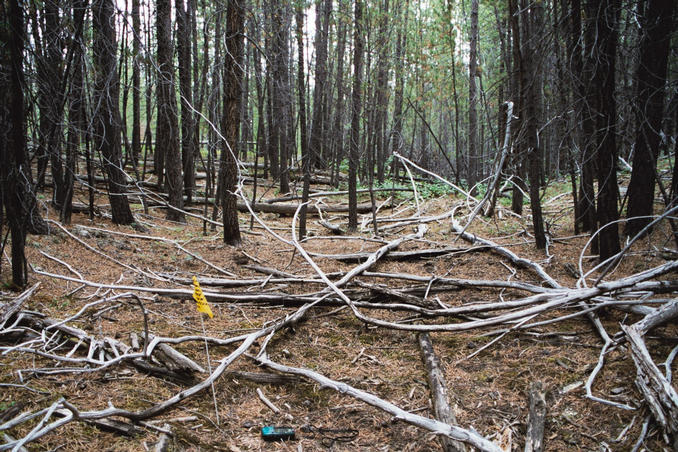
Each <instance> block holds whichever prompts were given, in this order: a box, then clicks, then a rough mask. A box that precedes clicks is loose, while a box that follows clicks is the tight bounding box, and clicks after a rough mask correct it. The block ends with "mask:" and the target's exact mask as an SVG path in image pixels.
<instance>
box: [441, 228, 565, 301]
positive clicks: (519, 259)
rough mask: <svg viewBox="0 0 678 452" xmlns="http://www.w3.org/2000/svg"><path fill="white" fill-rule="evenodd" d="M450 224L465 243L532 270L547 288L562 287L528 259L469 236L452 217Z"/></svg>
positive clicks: (489, 241) (539, 266)
mask: <svg viewBox="0 0 678 452" xmlns="http://www.w3.org/2000/svg"><path fill="white" fill-rule="evenodd" d="M450 221H451V224H452V230H453V231H454V232H456V233H457V234H459V236H460V237H461V238H463V239H464V240H466V241H467V242H470V243H472V244H478V243H479V244H482V245H485V246H488V247H489V248H490V250H491V251H492V252H494V253H497V254H499V255H501V256H504V257H506V258H508V259H509V260H510V261H511V262H513V263H514V264H515V265H517V266H519V267H523V268H530V269H532V270H533V271H534V272H535V273H536V274H537V275H539V277H540V278H542V279H543V280H544V282H546V283H547V284H548V285H549V286H551V287H553V288H555V289H557V288H561V287H562V286H561V285H560V284H559V283H558V282H557V281H556V280H555V279H553V278H552V277H551V276H550V275H549V274H548V273H546V271H545V270H544V268H543V267H542V266H541V265H539V264H538V263H536V262H534V261H531V260H529V259H524V258H522V257H518V255H517V254H516V253H514V252H513V251H511V250H509V249H508V248H505V247H503V246H501V245H499V244H497V243H494V242H493V241H491V240H488V239H484V238H482V237H478V236H476V235H473V234H469V233H468V232H465V231H464V228H463V227H462V226H461V224H459V222H458V221H457V220H455V219H454V216H451V219H450Z"/></svg>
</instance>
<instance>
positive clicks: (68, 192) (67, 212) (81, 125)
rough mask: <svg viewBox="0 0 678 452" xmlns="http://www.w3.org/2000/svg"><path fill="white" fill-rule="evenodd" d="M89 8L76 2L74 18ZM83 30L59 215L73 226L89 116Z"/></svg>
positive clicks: (77, 43) (76, 47) (76, 51)
mask: <svg viewBox="0 0 678 452" xmlns="http://www.w3.org/2000/svg"><path fill="white" fill-rule="evenodd" d="M86 8H87V3H86V0H76V1H74V2H73V10H72V18H73V19H74V22H77V19H76V18H77V17H79V18H80V20H82V19H83V18H84V12H85V10H86ZM81 31H82V28H80V30H79V31H78V30H73V33H74V38H73V39H74V42H73V44H72V49H73V50H72V52H73V56H72V65H73V77H72V79H71V81H70V90H69V99H68V139H67V143H66V172H65V174H64V188H65V193H64V200H63V203H62V206H61V211H60V212H59V219H60V220H61V222H62V223H65V224H70V223H71V213H72V207H73V202H72V201H73V183H74V181H75V174H76V161H77V158H78V154H79V148H80V135H81V133H82V132H81V131H82V130H84V129H85V128H86V122H85V120H84V113H85V91H84V86H83V81H84V77H83V60H82V54H83V49H84V47H85V46H84V43H82V41H81V36H82V33H80V32H81Z"/></svg>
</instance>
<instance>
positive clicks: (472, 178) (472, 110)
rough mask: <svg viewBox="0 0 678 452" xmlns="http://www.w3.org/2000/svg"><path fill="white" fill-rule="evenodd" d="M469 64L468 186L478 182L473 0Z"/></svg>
mask: <svg viewBox="0 0 678 452" xmlns="http://www.w3.org/2000/svg"><path fill="white" fill-rule="evenodd" d="M469 41H470V42H469V62H468V77H469V83H468V159H469V166H468V175H467V180H468V186H469V188H473V186H474V185H475V184H476V182H478V163H479V156H478V114H477V112H476V104H477V103H478V94H477V90H476V72H477V64H478V0H471V35H470V36H469Z"/></svg>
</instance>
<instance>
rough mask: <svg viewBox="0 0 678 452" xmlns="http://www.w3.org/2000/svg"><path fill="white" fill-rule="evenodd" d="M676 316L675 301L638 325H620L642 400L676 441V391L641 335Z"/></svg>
mask: <svg viewBox="0 0 678 452" xmlns="http://www.w3.org/2000/svg"><path fill="white" fill-rule="evenodd" d="M676 316H678V301H674V302H672V303H668V304H666V305H665V306H663V307H662V308H660V309H657V310H656V311H655V312H653V313H651V314H648V315H647V316H645V318H643V319H642V320H640V321H639V322H637V323H635V324H633V325H631V326H625V325H622V330H623V331H624V334H625V335H626V339H627V341H628V342H629V344H630V345H631V357H632V358H633V362H634V364H635V365H636V386H637V387H638V389H639V390H640V392H641V393H642V394H643V396H644V397H645V401H646V402H647V404H648V406H649V407H650V411H651V412H652V414H653V416H654V418H655V419H656V420H657V422H658V423H659V424H660V425H661V426H662V427H663V428H664V429H665V430H666V431H667V432H669V433H670V434H671V435H672V436H673V437H674V440H676V441H678V438H676V436H677V435H678V392H676V388H675V387H674V386H673V385H672V384H671V381H670V380H669V378H668V376H667V375H664V374H663V373H662V372H661V370H660V369H659V367H658V366H657V365H656V364H655V363H654V360H653V359H652V356H651V355H650V352H649V351H648V349H647V345H646V344H645V341H644V340H643V335H644V334H646V333H647V332H648V331H649V330H650V329H651V328H654V327H656V326H658V325H660V324H662V323H665V322H668V321H670V320H673V319H675V318H676Z"/></svg>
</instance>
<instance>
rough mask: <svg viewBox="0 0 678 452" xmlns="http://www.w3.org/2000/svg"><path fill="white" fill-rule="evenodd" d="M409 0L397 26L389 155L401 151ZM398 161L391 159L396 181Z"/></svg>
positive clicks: (406, 1)
mask: <svg viewBox="0 0 678 452" xmlns="http://www.w3.org/2000/svg"><path fill="white" fill-rule="evenodd" d="M409 10H410V0H405V5H404V7H403V8H402V10H401V11H402V12H401V14H402V16H401V21H400V23H399V24H398V34H397V36H396V48H395V61H396V63H395V64H396V66H395V93H394V101H393V127H392V131H391V154H393V153H394V152H399V153H402V149H403V144H404V142H405V141H404V140H403V100H404V93H405V70H404V67H405V50H406V47H407V21H408V18H409V14H408V13H409ZM398 163H399V160H398V159H395V158H394V159H393V161H392V163H391V165H392V168H391V172H392V173H393V178H394V179H398V170H397V169H398Z"/></svg>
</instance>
